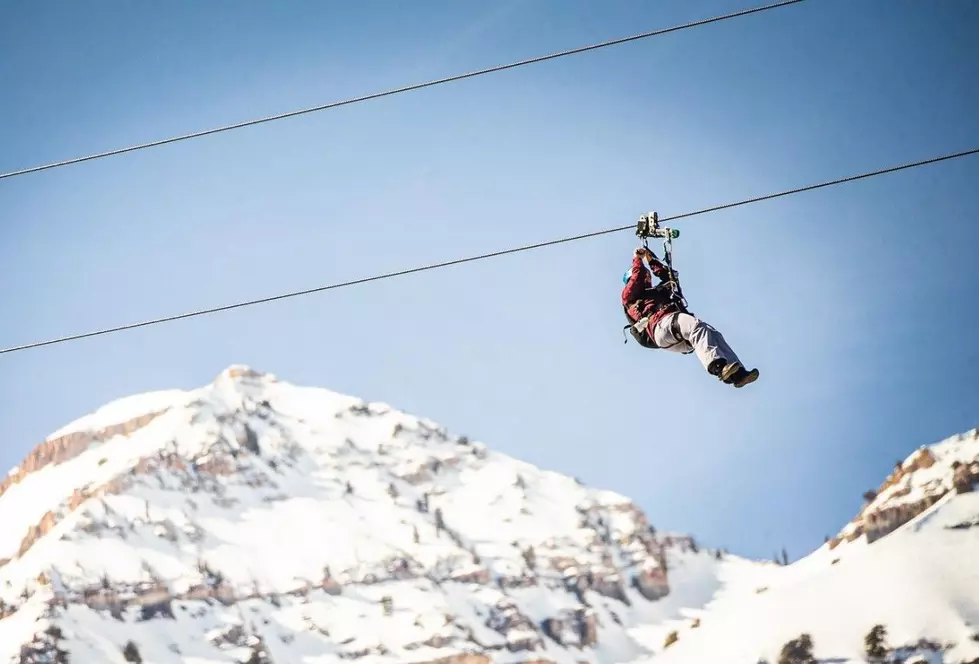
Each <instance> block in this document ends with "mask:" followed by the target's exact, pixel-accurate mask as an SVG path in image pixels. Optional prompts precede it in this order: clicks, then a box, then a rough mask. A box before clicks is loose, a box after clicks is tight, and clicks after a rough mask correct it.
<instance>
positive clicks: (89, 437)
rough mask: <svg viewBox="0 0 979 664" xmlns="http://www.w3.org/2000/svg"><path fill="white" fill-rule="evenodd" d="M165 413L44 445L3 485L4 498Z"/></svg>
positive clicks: (50, 441)
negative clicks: (29, 478) (36, 476)
mask: <svg viewBox="0 0 979 664" xmlns="http://www.w3.org/2000/svg"><path fill="white" fill-rule="evenodd" d="M165 412H167V409H164V410H160V411H156V412H152V413H146V414H145V415H140V416H139V417H134V418H132V419H130V420H127V421H125V422H121V423H119V424H114V425H112V426H109V427H106V428H104V429H100V430H98V431H75V432H72V433H69V434H65V435H64V436H59V437H58V438H53V439H51V440H47V441H45V442H43V443H41V444H40V445H38V446H37V447H35V448H34V450H33V451H31V453H30V454H28V455H27V457H26V458H25V459H24V460H23V461H22V462H21V463H20V465H19V466H18V467H17V469H16V470H15V471H14V472H13V473H12V474H10V475H8V476H7V477H6V478H4V480H3V481H2V482H0V496H2V495H3V494H4V493H5V492H6V491H7V489H9V488H10V487H11V486H13V485H14V484H18V483H19V482H21V481H22V480H23V479H24V478H25V477H27V476H28V475H30V474H31V473H33V472H37V471H39V470H41V469H43V468H46V467H47V466H50V465H57V464H60V463H64V462H66V461H70V460H71V459H74V458H75V457H77V456H78V455H79V454H81V453H82V452H84V451H85V450H87V449H88V448H89V447H90V446H91V445H92V444H93V443H100V442H105V441H107V440H110V439H111V438H114V437H116V436H130V435H132V434H133V433H135V432H136V431H138V430H139V429H142V428H143V427H145V426H146V425H147V424H149V423H150V422H152V421H153V420H155V419H156V418H157V417H159V416H160V415H162V414H164V413H165Z"/></svg>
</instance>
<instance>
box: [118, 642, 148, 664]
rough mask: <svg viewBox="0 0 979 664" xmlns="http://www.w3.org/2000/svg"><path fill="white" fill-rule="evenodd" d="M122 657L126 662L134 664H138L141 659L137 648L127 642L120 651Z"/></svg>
mask: <svg viewBox="0 0 979 664" xmlns="http://www.w3.org/2000/svg"><path fill="white" fill-rule="evenodd" d="M122 656H123V657H125V658H126V661H127V662H133V663H134V664H140V663H141V662H142V661H143V658H142V657H141V656H140V654H139V648H137V647H136V644H135V643H133V642H132V641H127V642H126V646H125V647H124V648H123V649H122Z"/></svg>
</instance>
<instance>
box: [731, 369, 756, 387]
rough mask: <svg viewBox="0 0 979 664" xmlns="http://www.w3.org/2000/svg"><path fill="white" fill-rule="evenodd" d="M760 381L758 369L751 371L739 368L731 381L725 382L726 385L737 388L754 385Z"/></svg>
mask: <svg viewBox="0 0 979 664" xmlns="http://www.w3.org/2000/svg"><path fill="white" fill-rule="evenodd" d="M756 380H758V369H752V370H751V371H747V370H745V368H744V367H742V366H738V370H737V371H736V372H734V374H733V375H732V376H731V377H730V380H725V381H724V382H725V383H728V384H731V385H734V386H735V387H744V386H745V385H748V384H749V383H753V382H755V381H756Z"/></svg>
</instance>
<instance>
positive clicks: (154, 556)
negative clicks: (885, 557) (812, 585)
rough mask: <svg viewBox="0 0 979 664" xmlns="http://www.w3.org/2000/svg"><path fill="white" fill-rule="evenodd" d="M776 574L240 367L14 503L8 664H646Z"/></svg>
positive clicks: (557, 481)
mask: <svg viewBox="0 0 979 664" xmlns="http://www.w3.org/2000/svg"><path fill="white" fill-rule="evenodd" d="M771 567H774V566H773V565H768V564H756V563H751V562H748V561H744V560H741V559H738V558H736V557H733V556H727V555H724V554H722V553H721V552H719V551H707V550H702V549H700V548H698V547H697V545H696V543H695V542H694V541H693V540H692V539H691V538H690V537H686V536H678V535H669V534H661V533H657V532H656V531H655V530H654V529H653V528H652V527H651V526H650V524H649V523H648V522H647V521H646V518H645V516H644V515H643V513H642V512H641V511H640V510H638V509H637V508H636V507H635V505H633V504H632V503H631V501H629V500H628V499H627V498H625V497H623V496H620V495H618V494H615V493H613V492H609V491H603V490H597V489H592V488H588V487H585V486H581V485H579V484H578V483H577V482H576V481H575V480H573V479H571V478H568V477H565V476H563V475H560V474H557V473H553V472H548V471H544V470H541V469H539V468H536V467H534V466H532V465H529V464H526V463H523V462H520V461H519V460H516V459H513V458H510V457H507V456H504V455H502V454H498V453H494V452H492V451H490V450H489V449H487V448H486V446H484V445H483V444H481V443H478V442H473V441H469V440H467V439H465V438H462V437H457V436H450V435H449V433H448V432H447V431H445V430H444V429H443V428H442V427H440V426H438V425H437V424H436V423H434V422H430V421H427V420H425V419H420V418H416V417H413V416H410V415H407V414H405V413H402V412H399V411H396V410H394V409H392V408H390V407H388V406H386V405H383V404H368V403H363V402H361V401H360V400H358V399H355V398H352V397H348V396H344V395H339V394H336V393H333V392H330V391H328V390H325V389H319V388H307V387H299V386H295V385H291V384H288V383H286V382H283V381H279V380H278V379H276V378H275V377H274V376H272V375H269V374H262V373H258V372H256V371H253V370H251V369H249V368H247V367H240V366H236V367H231V368H229V369H227V370H225V371H224V372H222V373H221V374H220V375H219V376H218V377H217V378H216V379H215V381H214V382H213V383H212V384H209V385H206V386H204V387H202V388H200V389H198V390H193V391H188V392H182V391H165V392H158V393H153V394H150V395H142V396H139V397H133V398H129V399H124V400H121V401H118V402H115V403H113V404H110V406H108V407H106V408H103V409H101V410H99V411H97V412H96V413H94V414H93V415H91V416H88V417H85V418H82V419H80V420H78V421H76V422H74V423H72V424H71V425H69V426H67V427H64V428H63V429H61V430H59V431H58V432H57V433H56V434H54V435H53V436H51V437H50V438H49V439H48V440H46V441H45V442H44V443H42V444H41V445H40V446H38V448H37V449H36V450H35V451H34V452H33V453H32V454H31V455H30V456H29V457H28V458H27V459H25V461H24V462H23V463H22V464H20V466H18V468H17V469H15V470H14V471H12V472H11V473H10V474H9V475H8V477H7V479H6V480H5V481H4V482H3V483H2V484H0V662H5V661H14V662H50V661H60V660H58V653H68V656H69V657H70V661H72V662H76V663H77V662H104V663H106V664H112V663H121V662H125V661H145V662H154V663H157V662H159V663H163V662H193V663H194V664H204V663H207V662H214V663H217V662H248V663H249V664H257V663H260V662H275V663H276V664H283V663H286V662H303V663H308V664H314V663H327V662H330V663H335V662H336V663H338V662H341V661H350V660H355V661H358V662H405V661H407V662H432V661H437V660H441V659H446V658H450V660H451V661H454V662H458V663H459V664H485V663H487V662H490V661H493V662H507V663H509V662H525V661H534V660H546V661H550V662H555V663H558V664H576V663H578V662H596V663H598V662H601V663H605V662H625V661H631V660H635V659H637V658H641V657H648V656H649V655H651V654H654V653H656V652H658V651H660V650H661V649H662V647H663V639H664V637H665V635H666V633H667V630H668V629H670V628H671V625H672V624H674V623H676V624H680V625H685V624H689V623H690V618H689V617H684V616H685V615H686V609H688V608H689V607H693V608H696V607H701V606H703V605H704V604H706V603H707V602H708V601H709V600H710V599H711V598H712V597H713V596H714V595H715V593H716V592H717V591H718V589H719V588H721V584H722V582H724V579H725V578H726V577H730V576H731V571H730V570H740V571H741V576H740V577H739V578H742V579H743V578H747V577H746V576H745V573H746V571H747V574H752V573H756V572H757V570H766V569H768V568H771ZM735 586H736V582H734V586H732V587H735Z"/></svg>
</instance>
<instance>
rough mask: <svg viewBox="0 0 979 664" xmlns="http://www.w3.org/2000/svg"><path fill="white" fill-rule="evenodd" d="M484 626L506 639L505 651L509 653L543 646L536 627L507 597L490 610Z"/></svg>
mask: <svg viewBox="0 0 979 664" xmlns="http://www.w3.org/2000/svg"><path fill="white" fill-rule="evenodd" d="M486 626H487V627H489V628H490V629H492V630H494V631H496V632H498V633H499V634H501V635H502V636H503V637H504V638H505V639H506V649H507V650H509V651H510V652H518V651H528V650H536V649H537V648H538V647H539V646H542V645H543V644H544V642H543V640H542V639H541V637H540V634H538V632H537V626H536V625H535V624H534V623H533V621H532V620H531V619H530V618H528V617H527V616H525V615H524V614H523V613H521V612H520V608H519V607H518V606H517V604H516V603H515V602H514V601H513V600H512V599H511V598H509V597H503V598H501V599H500V600H499V601H498V602H497V603H496V605H495V606H493V607H491V608H490V615H489V617H488V618H487V619H486Z"/></svg>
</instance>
